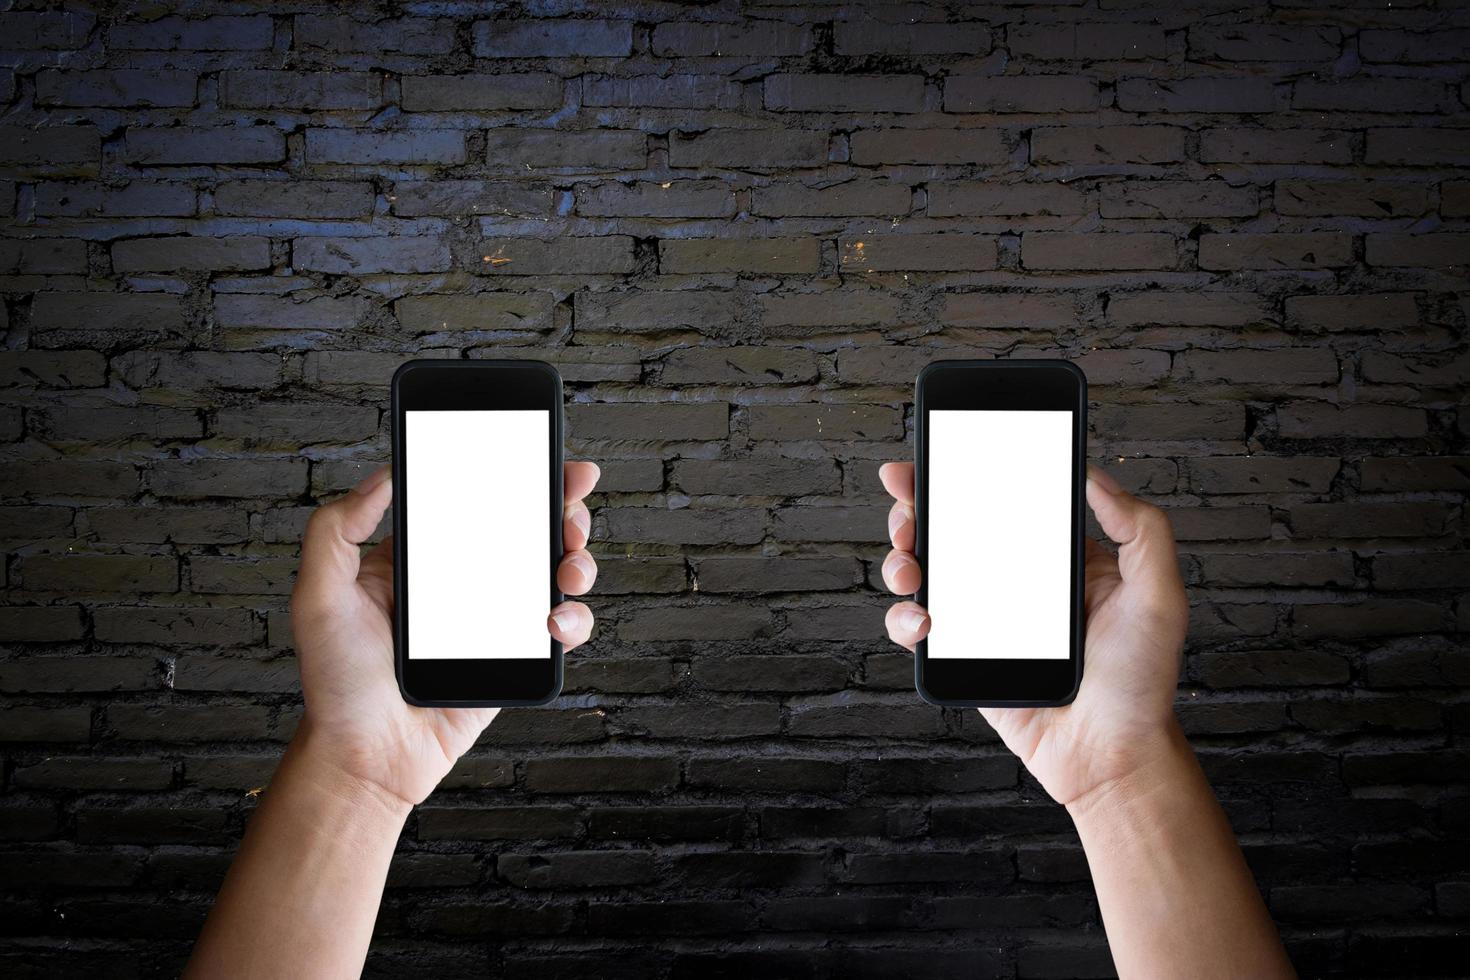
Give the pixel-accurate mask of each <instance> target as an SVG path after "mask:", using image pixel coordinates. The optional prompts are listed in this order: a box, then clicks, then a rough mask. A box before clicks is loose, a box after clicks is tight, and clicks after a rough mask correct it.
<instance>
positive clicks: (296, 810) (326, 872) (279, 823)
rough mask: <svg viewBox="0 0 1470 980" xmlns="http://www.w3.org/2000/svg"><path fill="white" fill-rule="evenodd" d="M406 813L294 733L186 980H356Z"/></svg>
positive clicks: (308, 739) (400, 804)
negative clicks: (294, 979) (288, 979)
mask: <svg viewBox="0 0 1470 980" xmlns="http://www.w3.org/2000/svg"><path fill="white" fill-rule="evenodd" d="M407 816H408V806H407V804H405V803H403V802H402V801H399V800H393V799H389V798H388V797H387V796H385V795H384V794H383V793H381V792H380V791H374V790H372V789H371V788H369V787H367V786H364V785H361V784H359V783H356V782H354V781H353V780H351V779H349V778H346V777H344V776H343V775H342V774H341V772H340V770H338V769H337V768H335V767H333V766H331V765H330V764H327V763H326V762H325V761H324V760H323V759H322V758H321V757H320V756H319V754H318V752H317V751H316V749H315V747H314V746H313V744H312V741H311V736H310V734H309V733H308V732H306V731H303V733H302V734H299V735H298V736H297V739H296V741H295V742H293V743H292V745H291V746H290V747H289V748H288V749H287V750H286V755H285V757H284V758H283V759H282V761H281V767H280V769H278V770H277V772H276V775H275V778H274V779H272V781H271V785H270V788H269V789H268V790H267V791H266V794H265V797H264V799H263V800H262V802H261V805H260V807H259V809H257V810H256V812H255V815H254V816H253V817H252V818H251V820H250V826H249V827H248V828H247V830H246V833H245V839H244V841H243V842H242V843H241V845H240V851H239V854H238V855H236V857H235V862H234V864H233V865H232V866H231V867H230V872H229V874H228V875H227V876H226V878H225V882H224V885H223V887H222V888H221V889H220V893H219V897H218V899H217V900H216V902H215V906H214V910H213V911H212V912H211V913H210V915H209V919H208V921H207V922H206V923H205V926H204V931H203V932H202V933H201V934H200V937H199V942H198V943H197V944H196V946H195V948H194V955H193V958H192V959H191V960H190V961H189V966H188V969H187V970H186V972H185V976H186V977H211V978H213V977H285V976H311V977H356V976H358V975H359V974H361V972H362V965H363V960H364V958H365V957H366V955H367V948H368V942H369V940H370V939H371V938H372V931H373V922H374V920H375V919H376V917H377V911H378V903H379V901H380V899H381V898H382V893H383V882H384V880H385V879H386V878H387V874H388V864H389V861H390V860H391V859H392V857H393V849H394V846H395V845H396V843H397V840H398V834H399V831H400V830H401V829H402V827H403V821H404V820H405V819H406V818H407Z"/></svg>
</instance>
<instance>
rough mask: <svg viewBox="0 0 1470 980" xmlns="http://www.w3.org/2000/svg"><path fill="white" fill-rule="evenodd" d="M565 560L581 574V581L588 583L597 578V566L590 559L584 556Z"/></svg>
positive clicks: (575, 556)
mask: <svg viewBox="0 0 1470 980" xmlns="http://www.w3.org/2000/svg"><path fill="white" fill-rule="evenodd" d="M567 560H568V561H569V562H571V563H572V567H574V568H576V570H577V571H578V573H579V574H581V576H582V581H584V582H588V583H590V582H591V581H592V580H593V579H594V578H596V577H597V565H596V564H595V563H594V562H593V561H592V559H591V558H588V557H587V556H586V555H574V556H572V557H571V558H568V559H567Z"/></svg>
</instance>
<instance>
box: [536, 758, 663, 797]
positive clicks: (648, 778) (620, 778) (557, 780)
mask: <svg viewBox="0 0 1470 980" xmlns="http://www.w3.org/2000/svg"><path fill="white" fill-rule="evenodd" d="M525 782H526V788H527V789H528V790H530V791H531V792H533V793H659V792H668V791H670V790H672V789H673V788H674V787H675V786H676V785H677V784H678V782H679V760H678V759H673V758H667V757H663V756H627V755H624V756H615V757H609V758H586V757H580V756H572V757H567V758H554V757H552V758H538V759H531V760H530V761H528V762H527V763H526V765H525Z"/></svg>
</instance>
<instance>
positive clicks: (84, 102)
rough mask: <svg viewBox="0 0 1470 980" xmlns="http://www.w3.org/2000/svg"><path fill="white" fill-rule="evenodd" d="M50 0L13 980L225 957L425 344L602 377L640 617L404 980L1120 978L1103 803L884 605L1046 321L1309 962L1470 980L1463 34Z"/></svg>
mask: <svg viewBox="0 0 1470 980" xmlns="http://www.w3.org/2000/svg"><path fill="white" fill-rule="evenodd" d="M5 6H6V7H7V8H8V9H7V11H6V12H3V13H0V64H4V65H5V66H6V67H5V68H3V69H0V103H3V118H0V164H3V166H4V169H5V175H4V177H3V179H0V215H3V220H4V234H3V237H0V293H3V300H4V305H3V307H0V316H3V319H0V328H3V336H4V344H3V348H4V349H3V350H0V385H3V389H0V391H3V400H0V440H3V445H0V487H3V506H0V525H3V529H0V537H3V546H0V547H3V556H4V562H5V565H4V574H5V587H6V599H5V605H4V607H3V608H0V638H3V640H4V641H5V647H4V650H5V652H4V654H3V656H0V692H3V693H0V753H3V765H4V768H3V784H0V832H3V837H4V838H5V840H6V842H7V843H5V844H4V845H3V851H0V876H3V885H4V888H3V892H4V894H3V898H0V932H3V934H4V936H3V938H0V972H4V973H6V974H7V975H10V976H30V975H33V974H34V975H44V976H48V977H54V976H60V975H82V974H85V975H105V976H109V977H125V976H133V975H154V974H157V973H168V972H170V971H172V970H174V969H176V967H177V964H178V963H179V962H180V960H181V958H182V957H183V956H184V955H186V953H187V950H188V946H189V943H190V941H191V939H192V937H193V936H194V934H195V931H196V929H197V927H198V925H199V923H200V921H201V918H202V916H203V914H204V911H205V909H206V907H207V905H208V902H209V900H210V897H211V895H212V892H213V890H214V889H215V887H216V885H217V884H218V882H219V880H220V876H221V874H222V871H223V869H224V867H225V865H226V863H227V862H228V860H229V857H230V854H231V851H232V847H233V844H234V842H235V841H236V839H237V838H238V836H239V834H240V830H241V827H242V826H243V824H244V822H245V820H246V818H247V816H248V814H249V812H250V808H251V806H252V803H253V800H254V794H255V793H256V792H257V790H258V788H259V787H260V786H261V785H262V784H264V783H265V781H266V779H267V777H268V775H269V773H270V771H271V769H272V767H273V766H274V764H275V761H276V758H277V757H278V755H279V753H280V750H281V746H282V744H283V742H284V741H285V740H286V739H287V738H288V737H289V736H290V734H291V730H292V727H293V725H294V723H295V721H296V718H297V716H298V712H299V699H298V696H297V684H296V668H295V664H294V662H293V660H292V656H291V651H290V649H289V640H288V638H289V631H288V626H287V623H286V613H285V608H286V596H287V593H288V591H289V589H290V587H291V578H292V574H293V571H294V566H295V560H296V550H297V546H296V542H297V538H298V535H299V533H300V530H301V527H302V523H303V520H304V518H305V516H306V514H307V512H308V510H309V508H310V507H311V506H312V505H313V504H314V503H315V502H316V501H318V500H319V499H321V498H323V497H326V496H329V495H330V494H332V493H334V492H336V491H339V490H341V489H343V488H344V487H347V486H349V485H350V484H351V483H352V482H354V481H355V480H356V479H357V478H358V477H359V476H360V475H361V474H362V473H364V472H365V471H366V470H367V469H368V468H370V467H372V466H373V465H374V464H376V463H377V462H378V461H380V460H382V459H383V458H384V456H385V454H386V451H387V450H386V445H387V444H386V431H387V420H386V418H385V414H384V407H385V401H386V394H387V391H386V388H385V382H386V381H387V379H388V377H389V375H390V373H391V371H392V369H393V367H394V366H395V365H396V364H398V363H399V362H400V361H402V360H404V359H405V358H407V357H409V356H411V355H420V356H431V357H470V358H475V357H487V356H496V357H507V356H509V357H543V358H546V359H548V360H550V361H553V362H554V363H556V364H557V365H558V366H559V367H560V369H561V371H562V373H563V375H564V376H565V378H566V379H567V382H568V387H567V390H568V398H569V406H568V424H569V432H570V436H569V448H570V451H571V453H572V454H573V455H575V456H579V457H588V458H593V459H597V460H599V461H601V462H602V463H603V468H604V473H605V476H604V480H603V485H602V488H601V490H602V492H601V493H599V494H598V495H596V497H595V498H594V500H593V507H594V514H595V535H594V538H595V543H594V545H593V547H594V549H595V550H596V551H597V552H598V554H599V557H600V558H601V561H602V567H603V572H602V578H601V579H600V581H599V583H598V587H597V590H596V593H595V594H594V596H593V599H592V601H593V603H594V604H595V607H596V609H597V612H598V615H599V617H600V627H599V631H598V634H597V636H596V637H595V639H594V641H593V642H592V643H591V644H589V646H588V647H587V648H586V649H585V651H582V652H579V653H578V655H577V656H576V657H575V658H574V662H573V664H572V665H571V666H570V669H569V683H568V693H567V695H566V697H564V698H563V699H562V700H561V701H560V702H559V703H557V704H556V705H555V706H553V707H552V708H549V709H546V710H535V711H518V712H507V713H505V714H504V715H503V716H502V717H501V719H500V720H499V721H497V722H496V724H495V725H494V727H493V728H492V729H491V731H490V732H489V734H488V735H487V736H486V738H485V739H484V741H483V744H482V745H480V746H479V747H477V749H476V750H475V751H474V752H473V753H472V755H471V756H470V757H469V758H467V759H465V760H464V762H463V763H462V764H461V765H460V766H459V768H458V769H457V770H456V772H455V774H454V775H452V776H451V777H450V778H449V780H448V781H447V782H446V784H445V786H444V787H443V789H442V790H441V791H440V792H439V793H437V794H435V795H434V796H433V797H432V798H431V799H430V801H429V802H428V803H427V804H426V805H424V806H423V807H421V808H420V809H419V811H418V812H417V813H416V814H415V815H414V817H413V818H412V819H411V821H410V823H409V825H408V828H407V831H406V833H405V835H404V839H403V843H402V847H401V853H400V854H399V856H398V859H397V862H396V864H395V867H394V871H393V876H392V880H391V882H390V890H389V893H388V897H387V900H386V902H385V905H384V909H383V914H382V918H381V920H380V924H379V934H378V942H377V945H376V947H375V951H374V954H373V958H372V960H371V964H372V965H371V970H372V971H374V972H383V973H401V972H406V971H408V970H409V969H413V970H416V971H431V972H435V973H437V974H442V975H460V974H471V973H486V972H489V973H490V974H493V975H502V974H503V975H506V976H514V977H549V976H578V977H581V976H622V975H627V976H636V977H640V978H649V977H654V978H656V977H695V976H697V977H715V976H720V975H734V976H749V975H757V974H762V975H766V976H772V977H834V976H842V977H858V976H889V975H912V976H926V977H932V976H972V975H985V974H990V973H995V974H999V975H1005V976H1020V977H1059V976H1076V975H1088V976H1091V975H1097V974H1100V973H1105V972H1106V971H1107V970H1108V969H1109V960H1108V955H1107V950H1106V945H1105V940H1104V937H1103V933H1102V930H1101V928H1100V925H1099V922H1098V919H1097V911H1096V907H1095V904H1094V901H1093V898H1092V895H1091V891H1090V889H1089V887H1088V883H1087V871H1086V867H1085V865H1084V863H1083V861H1082V858H1081V854H1080V851H1079V849H1078V846H1077V841H1076V838H1075V836H1074V835H1073V833H1072V831H1071V829H1070V826H1069V824H1068V822H1067V819H1066V817H1065V814H1064V813H1063V812H1062V811H1061V810H1060V809H1058V808H1057V807H1055V806H1053V805H1051V804H1050V803H1049V802H1048V801H1047V800H1046V799H1045V798H1044V796H1043V794H1042V793H1040V791H1039V790H1038V788H1037V787H1036V786H1035V784H1034V783H1033V782H1032V781H1031V780H1030V779H1028V778H1027V777H1026V775H1025V774H1024V773H1023V772H1022V771H1020V770H1019V769H1018V767H1017V765H1016V763H1015V761H1014V760H1013V759H1012V758H1011V757H1010V756H1009V755H1008V754H1007V753H1006V752H1005V751H1004V749H1003V748H1002V747H1001V746H999V745H998V744H997V742H996V741H995V739H994V737H993V736H992V734H991V733H990V731H989V730H988V729H987V728H986V726H985V725H984V724H983V723H982V722H981V721H980V719H979V717H978V716H977V715H976V714H974V713H960V712H948V711H939V710H936V709H933V708H930V707H927V706H925V705H923V704H921V703H920V702H919V701H918V700H917V698H916V697H915V695H914V693H913V691H912V688H911V675H910V672H909V667H908V661H907V658H906V657H904V656H901V655H899V653H898V652H896V651H895V650H894V649H892V648H890V647H889V646H888V644H887V643H886V642H885V640H884V638H883V636H882V633H881V623H880V617H881V610H882V608H883V606H884V604H885V602H886V599H885V597H884V596H883V595H882V594H881V593H880V591H879V589H878V587H877V585H878V572H877V567H878V562H879V560H880V559H881V557H882V554H883V551H884V547H883V544H882V542H883V536H884V529H885V522H884V517H883V515H884V505H883V501H882V499H881V493H880V490H879V486H878V484H877V481H876V478H875V470H876V468H877V464H878V462H879V461H881V460H886V459H898V458H903V457H905V456H906V455H908V454H909V452H910V450H909V448H908V443H907V442H906V434H907V430H908V428H909V427H910V425H911V422H912V419H911V406H910V399H911V396H910V385H911V383H912V380H913V377H914V373H915V370H916V369H917V367H918V366H919V365H921V364H923V363H924V362H926V361H927V360H929V359H931V358H933V357H936V356H939V355H947V356H956V355H959V356H968V355H974V356H992V355H994V356H1012V355H1022V354H1044V355H1050V356H1066V357H1072V358H1074V359H1076V360H1077V361H1078V362H1079V363H1080V364H1082V365H1083V366H1084V367H1085V368H1086V370H1087V372H1088V373H1089V375H1090V376H1091V378H1092V381H1093V385H1094V388H1093V398H1094V413H1095V414H1094V420H1095V430H1094V432H1093V435H1092V452H1093V456H1094V457H1095V458H1096V459H1098V460H1101V461H1103V462H1106V463H1107V464H1108V465H1109V467H1110V469H1111V470H1112V471H1113V472H1114V473H1116V474H1118V475H1119V477H1120V479H1121V480H1122V481H1123V482H1124V483H1125V484H1127V485H1128V486H1130V487H1131V488H1133V489H1135V490H1138V491H1141V492H1143V493H1145V494H1146V495H1148V496H1149V497H1150V498H1151V499H1154V500H1156V501H1158V502H1159V503H1161V504H1163V505H1165V506H1167V507H1169V508H1170V509H1171V511H1172V513H1173V514H1174V517H1175V521H1176V525H1177V528H1178V531H1179V539H1180V561H1181V565H1182V567H1183V569H1184V571H1185V574H1186V576H1187V577H1188V580H1189V582H1190V584H1191V587H1192V598H1193V602H1194V610H1195V615H1194V627H1193V630H1192V633H1191V640H1190V646H1189V651H1188V655H1187V661H1186V667H1185V680H1184V684H1183V686H1182V689H1181V693H1180V698H1179V710H1180V714H1181V716H1182V717H1183V720H1184V724H1185V725H1186V727H1187V728H1188V730H1189V732H1190V733H1191V735H1192V737H1193V739H1194V741H1195V745H1196V746H1197V748H1198V750H1199V752H1200V755H1201V757H1202V758H1203V760H1204V762H1205V765H1206V767H1207V769H1208V770H1209V772H1210V774H1211V777H1212V779H1213V780H1214V782H1215V784H1216V786H1217V787H1218V788H1219V791H1220V793H1221V795H1222V797H1223V799H1224V801H1225V804H1226V807H1227V809H1228V811H1229V814H1230V816H1231V819H1232V820H1233V822H1234V824H1235V827H1236V829H1237V830H1238V832H1239V833H1240V835H1241V838H1242V841H1243V843H1244V846H1245V849H1246V852H1247V854H1248V856H1249V858H1250V860H1251V862H1252V865H1253V867H1254V868H1255V870H1256V872H1257V875H1258V876H1259V879H1260V882H1261V885H1262V887H1263V889H1264V890H1265V891H1266V894H1267V896H1268V899H1269V902H1270V905H1271V908H1272V910H1273V912H1274V914H1275V915H1276V916H1277V918H1278V920H1279V921H1280V922H1281V924H1282V926H1283V928H1284V930H1285V933H1286V937H1287V941H1288V944H1289V945H1290V947H1291V949H1292V952H1293V954H1294V956H1295V957H1296V959H1297V962H1298V964H1299V965H1300V967H1301V969H1302V970H1303V972H1304V973H1307V974H1324V973H1325V974H1332V973H1345V974H1382V973H1391V974H1402V973H1404V972H1412V973H1414V974H1436V973H1463V972H1464V971H1465V969H1466V963H1467V962H1470V954H1467V944H1466V939H1465V936H1466V931H1467V926H1470V834H1467V830H1470V742H1467V734H1466V733H1467V728H1470V706H1467V701H1466V697H1465V685H1466V682H1467V680H1470V660H1467V658H1466V654H1465V652H1464V648H1463V643H1464V633H1465V631H1466V629H1467V628H1470V553H1467V551H1466V550H1465V543H1464V537H1465V524H1464V505H1465V494H1466V490H1467V488H1470V450H1467V436H1470V408H1467V403H1466V394H1465V381H1466V376H1467V365H1470V359H1467V357H1470V355H1467V350H1466V339H1465V338H1466V333H1465V330H1466V323H1465V318H1466V313H1465V306H1466V303H1465V300H1466V297H1467V295H1470V284H1467V281H1466V266H1467V264H1470V223H1467V218H1470V176H1467V174H1466V171H1465V169H1464V166H1465V165H1466V163H1467V162H1470V126H1467V124H1470V113H1467V109H1466V100H1467V89H1466V87H1465V83H1466V79H1467V56H1466V52H1467V50H1470V11H1467V10H1466V9H1465V8H1464V7H1463V5H1460V4H1451V3H1445V4H1436V3H1432V2H1426V3H1422V4H1418V5H1415V4H1413V3H1407V4H1405V3H1393V4H1384V3H1372V4H1369V3H1366V2H1363V0H1345V2H1339V3H1332V4H1328V3H1311V2H1307V3H1299V2H1285V3H1280V4H1275V5H1272V6H1270V7H1269V8H1268V7H1267V6H1264V5H1259V4H1256V5H1247V4H1239V3H1214V2H1210V0H1169V2H1167V3H1157V4H1145V3H1119V2H1115V0H1087V2H1066V0H1062V2H1058V3H1051V4H1042V3H1037V4H1034V5H1033V4H1026V3H1024V2H1019V3H1007V4H1003V5H995V6H979V5H975V6H967V5H965V4H956V3H948V4H945V3H933V4H928V5H926V4H924V3H918V2H915V3H908V4H904V5H901V6H898V5H895V6H892V7H888V6H879V5H876V4H875V5H871V6H866V5H862V4H848V5H817V4H800V3H782V2H779V0H773V2H770V3H765V4H761V3H751V4H748V5H743V6H738V5H736V4H734V3H731V2H714V3H707V4H690V5H678V4H670V3H657V2H651V0H650V2H627V3H613V4H607V5H604V6H601V7H600V8H599V9H597V10H596V11H595V12H592V13H588V12H585V11H584V10H582V9H581V5H570V4H558V3H549V4H533V3H527V4H519V3H509V4H505V3H495V4H491V3H484V4H480V3H465V4H457V3H453V4H452V3H422V4H413V5H406V6H405V7H404V8H403V9H401V10H395V9H393V5H391V4H388V3H378V4H364V5H355V6H351V7H339V6H338V5H335V4H327V3H312V2H307V0H303V2H300V3H293V4H289V5H286V4H280V5H265V4H254V3H250V2H247V0H242V2H236V3H225V2H211V0H201V2H191V3H188V4H182V5H180V6H179V11H178V12H170V11H169V10H168V9H166V8H167V7H168V6H169V5H168V4H164V3H157V4H137V5H118V6H120V7H122V8H124V9H123V12H111V13H109V12H106V8H101V9H102V11H103V12H100V13H99V12H95V11H89V10H84V9H82V8H81V7H77V8H76V9H74V10H70V11H68V10H62V9H59V8H57V7H55V6H54V5H51V6H50V7H48V8H47V9H35V10H33V9H22V8H30V7H35V6H39V5H38V4H28V3H13V4H6V5H5ZM574 7H577V8H578V12H576V13H571V12H569V11H571V10H572V9H573V8H574ZM344 11H346V15H345V16H344V15H342V14H343V12H344Z"/></svg>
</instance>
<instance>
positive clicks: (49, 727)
mask: <svg viewBox="0 0 1470 980" xmlns="http://www.w3.org/2000/svg"><path fill="white" fill-rule="evenodd" d="M91 733H92V709H91V708H90V707H88V706H85V705H83V706H79V707H52V706H47V707H30V706H25V705H19V706H17V705H11V706H10V707H7V708H6V709H5V713H4V714H3V715H0V742H86V741H87V740H88V739H89V738H90V737H91ZM33 768H34V767H33ZM27 771H32V770H27ZM12 873H13V872H12Z"/></svg>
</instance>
